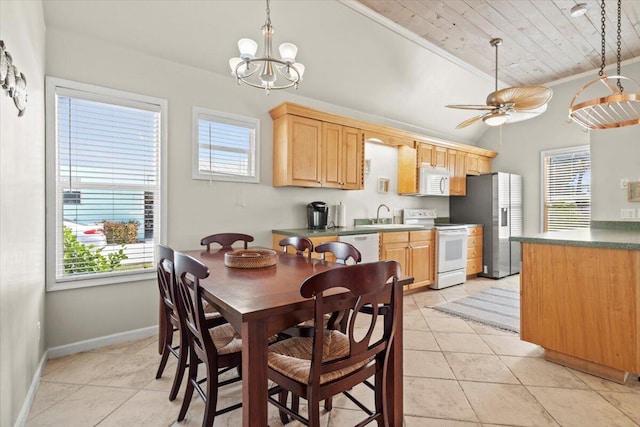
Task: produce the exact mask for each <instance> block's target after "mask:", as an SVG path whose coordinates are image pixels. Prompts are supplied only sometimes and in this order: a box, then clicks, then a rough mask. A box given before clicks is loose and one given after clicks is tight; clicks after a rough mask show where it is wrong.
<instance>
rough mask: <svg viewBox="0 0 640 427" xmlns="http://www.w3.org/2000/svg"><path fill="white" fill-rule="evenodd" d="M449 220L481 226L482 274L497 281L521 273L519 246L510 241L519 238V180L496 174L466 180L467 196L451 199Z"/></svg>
mask: <svg viewBox="0 0 640 427" xmlns="http://www.w3.org/2000/svg"><path fill="white" fill-rule="evenodd" d="M449 203H450V206H449V207H450V212H449V216H450V220H451V222H454V223H466V224H482V225H483V226H484V230H483V238H482V243H483V248H482V251H483V253H482V264H483V268H482V273H480V274H479V275H480V276H484V277H491V278H493V279H499V278H501V277H505V276H509V275H512V274H516V273H519V272H520V266H521V264H522V260H521V255H520V243H519V242H510V241H509V237H511V236H520V235H522V177H521V176H520V175H515V174H510V173H504V172H495V173H491V174H487V175H479V176H468V177H467V195H466V196H464V197H450V198H449Z"/></svg>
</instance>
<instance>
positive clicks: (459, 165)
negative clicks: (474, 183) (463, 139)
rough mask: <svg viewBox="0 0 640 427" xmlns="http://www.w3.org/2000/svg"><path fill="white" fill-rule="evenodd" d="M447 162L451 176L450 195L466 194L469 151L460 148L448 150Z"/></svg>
mask: <svg viewBox="0 0 640 427" xmlns="http://www.w3.org/2000/svg"><path fill="white" fill-rule="evenodd" d="M447 164H448V165H449V167H448V169H449V175H450V176H451V178H450V179H451V181H450V186H449V195H450V196H464V195H466V194H467V153H465V152H464V151H460V150H452V149H449V150H448V151H447Z"/></svg>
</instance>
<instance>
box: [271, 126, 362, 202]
mask: <svg viewBox="0 0 640 427" xmlns="http://www.w3.org/2000/svg"><path fill="white" fill-rule="evenodd" d="M363 157H364V143H363V141H362V133H361V131H360V130H359V129H356V128H350V127H346V126H341V125H338V124H335V123H328V122H324V121H321V120H316V119H312V118H307V117H300V116H297V115H292V114H284V115H281V116H279V117H277V118H275V119H274V121H273V186H274V187H278V186H298V187H323V188H341V189H345V190H359V189H362V188H363V187H364V179H363V172H362V170H363Z"/></svg>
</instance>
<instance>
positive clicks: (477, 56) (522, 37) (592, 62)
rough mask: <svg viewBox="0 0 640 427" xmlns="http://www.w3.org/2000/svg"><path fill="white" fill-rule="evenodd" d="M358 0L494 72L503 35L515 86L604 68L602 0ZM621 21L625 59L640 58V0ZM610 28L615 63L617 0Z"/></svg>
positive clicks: (628, 0) (502, 68)
mask: <svg viewBox="0 0 640 427" xmlns="http://www.w3.org/2000/svg"><path fill="white" fill-rule="evenodd" d="M356 1H357V2H359V3H361V4H362V5H364V6H366V7H367V8H369V9H371V10H373V11H374V12H376V13H377V14H379V15H382V16H383V17H385V18H387V19H388V20H390V21H393V22H394V23H395V24H397V25H399V26H401V27H404V28H405V29H407V30H409V31H411V32H413V33H415V34H416V35H418V36H419V37H422V38H423V39H425V40H426V41H428V42H430V43H431V44H433V45H435V46H437V47H438V48H440V49H442V50H444V51H446V52H447V53H449V54H450V55H452V56H455V57H457V58H458V59H460V60H462V61H464V62H466V63H468V64H470V65H471V66H473V67H475V68H477V69H478V70H480V71H483V72H485V73H487V74H489V75H492V76H493V75H494V73H495V48H493V47H492V46H491V45H490V44H489V41H490V40H491V39H492V38H495V37H500V38H502V39H503V40H504V41H503V44H502V46H500V47H499V64H498V78H499V80H500V81H502V82H504V83H507V84H509V85H511V86H514V85H527V84H545V83H549V82H552V81H555V80H559V79H562V78H565V77H569V76H573V75H576V74H579V73H582V72H585V71H592V70H599V69H600V63H601V37H602V36H601V8H600V2H599V1H598V0H577V1H574V0H356ZM577 3H584V4H585V5H586V7H587V12H586V14H584V15H582V16H579V17H575V18H574V17H571V14H570V11H571V8H572V7H573V6H575V5H576V4H577ZM373 15H376V14H373ZM374 19H375V16H374ZM383 21H384V19H383ZM621 23H622V32H621V34H622V37H621V39H622V46H621V58H622V60H623V61H624V60H627V59H631V58H636V57H640V1H638V0H623V1H622V20H621ZM605 32H606V64H607V65H612V64H615V63H616V51H617V46H616V43H617V2H616V1H613V0H607V2H606V22H605ZM608 74H610V75H613V74H615V72H611V71H608ZM622 75H625V74H624V66H623V67H622ZM595 77H597V71H595V72H594V78H595ZM636 79H637V77H636Z"/></svg>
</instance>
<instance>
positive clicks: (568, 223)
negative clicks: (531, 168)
mask: <svg viewBox="0 0 640 427" xmlns="http://www.w3.org/2000/svg"><path fill="white" fill-rule="evenodd" d="M542 169H543V170H542V176H543V182H544V188H543V197H544V203H543V206H544V228H543V230H544V231H556V230H571V229H576V228H589V226H590V222H591V154H590V151H589V147H588V146H580V147H572V148H567V149H561V150H548V151H543V152H542Z"/></svg>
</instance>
